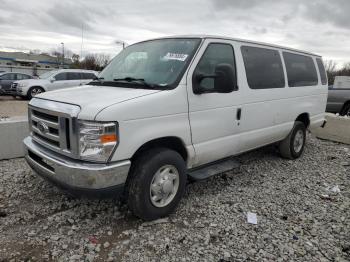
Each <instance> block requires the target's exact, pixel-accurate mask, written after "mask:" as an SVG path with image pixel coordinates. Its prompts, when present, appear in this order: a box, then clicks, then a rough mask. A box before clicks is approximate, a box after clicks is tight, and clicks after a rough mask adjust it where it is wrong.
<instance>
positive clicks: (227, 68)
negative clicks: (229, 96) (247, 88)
mask: <svg viewBox="0 0 350 262" xmlns="http://www.w3.org/2000/svg"><path fill="white" fill-rule="evenodd" d="M234 72H235V71H234V69H233V66H232V65H230V64H218V65H217V66H216V67H215V75H216V77H215V79H214V87H215V90H216V91H217V92H219V93H230V92H232V91H233V90H235V89H236V88H237V87H236V76H235V73H234Z"/></svg>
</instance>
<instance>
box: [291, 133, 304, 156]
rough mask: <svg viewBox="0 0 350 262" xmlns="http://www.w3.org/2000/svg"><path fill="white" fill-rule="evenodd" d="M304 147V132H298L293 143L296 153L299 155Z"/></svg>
mask: <svg viewBox="0 0 350 262" xmlns="http://www.w3.org/2000/svg"><path fill="white" fill-rule="evenodd" d="M303 145H304V133H303V131H302V130H298V131H297V133H296V134H295V137H294V143H293V146H294V151H295V152H296V153H299V152H300V150H301V149H302V148H303Z"/></svg>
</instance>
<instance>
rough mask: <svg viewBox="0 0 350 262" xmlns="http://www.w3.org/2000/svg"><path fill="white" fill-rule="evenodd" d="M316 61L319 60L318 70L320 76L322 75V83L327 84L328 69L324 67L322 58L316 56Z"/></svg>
mask: <svg viewBox="0 0 350 262" xmlns="http://www.w3.org/2000/svg"><path fill="white" fill-rule="evenodd" d="M316 62H317V67H318V71H319V72H320V76H321V83H322V85H326V84H327V75H326V70H325V69H324V65H323V62H322V59H321V58H316Z"/></svg>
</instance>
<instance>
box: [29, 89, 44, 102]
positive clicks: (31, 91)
mask: <svg viewBox="0 0 350 262" xmlns="http://www.w3.org/2000/svg"><path fill="white" fill-rule="evenodd" d="M43 92H45V90H44V89H43V88H42V87H40V86H33V87H31V88H29V90H28V93H27V98H28V99H29V100H30V99H32V98H33V97H34V96H36V95H38V94H41V93H43Z"/></svg>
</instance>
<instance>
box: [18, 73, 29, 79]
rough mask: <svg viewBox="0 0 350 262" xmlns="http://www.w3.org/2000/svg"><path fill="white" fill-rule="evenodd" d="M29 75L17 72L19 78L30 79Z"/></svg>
mask: <svg viewBox="0 0 350 262" xmlns="http://www.w3.org/2000/svg"><path fill="white" fill-rule="evenodd" d="M29 78H30V76H29V75H23V74H17V80H24V79H29Z"/></svg>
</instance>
